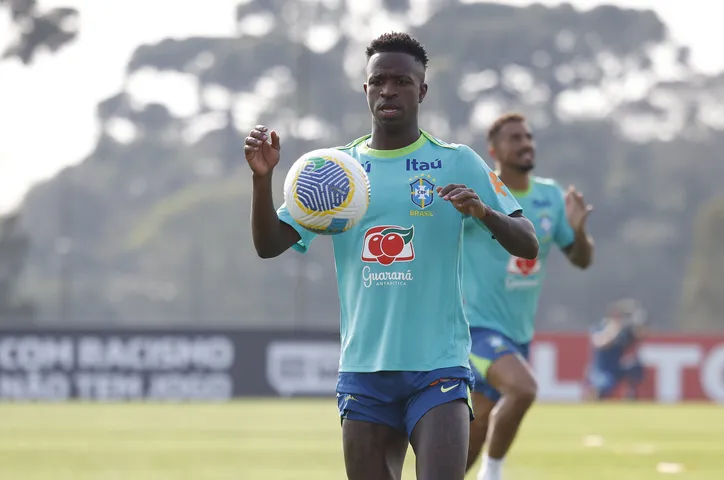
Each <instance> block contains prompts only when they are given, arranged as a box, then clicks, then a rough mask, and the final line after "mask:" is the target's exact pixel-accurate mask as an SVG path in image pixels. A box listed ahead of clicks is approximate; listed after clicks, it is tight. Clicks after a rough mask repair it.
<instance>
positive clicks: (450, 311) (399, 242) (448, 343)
mask: <svg viewBox="0 0 724 480" xmlns="http://www.w3.org/2000/svg"><path fill="white" fill-rule="evenodd" d="M368 138H369V135H368V136H365V137H362V138H360V139H357V140H355V141H354V142H352V143H350V144H348V145H346V146H344V147H337V148H339V149H340V150H343V151H345V152H347V153H348V154H350V155H351V156H352V157H354V158H356V159H357V160H359V162H360V163H361V164H362V166H363V167H364V168H365V170H366V171H367V174H368V176H369V180H370V191H371V194H370V204H369V207H368V210H367V213H366V215H365V216H364V217H363V218H362V220H361V221H360V222H359V223H358V224H357V225H355V226H354V227H352V228H351V229H349V230H348V231H346V232H344V233H342V234H339V235H335V236H333V237H332V239H333V244H334V259H335V265H336V270H337V287H338V290H339V300H340V310H341V312H340V314H341V315H340V336H341V357H340V368H339V369H340V371H341V372H377V371H421V372H426V371H431V370H436V369H439V368H448V367H468V354H469V352H470V343H471V342H470V332H469V325H468V322H467V320H466V319H465V314H464V312H463V305H462V287H461V280H462V235H463V227H464V218H465V217H464V216H463V214H461V213H460V212H458V211H457V210H456V209H455V208H454V207H453V206H452V205H451V204H450V202H445V201H444V200H442V198H440V197H438V196H437V192H436V191H435V189H436V187H438V186H445V185H447V184H449V183H464V184H466V185H467V186H468V187H470V188H473V189H474V190H475V192H476V193H477V194H478V195H479V196H480V198H481V199H482V201H483V202H485V203H486V204H487V205H489V206H490V207H491V208H493V209H495V210H498V211H500V212H502V213H504V214H506V215H508V214H510V213H512V212H514V211H516V210H520V206H519V205H518V203H517V202H516V201H515V199H514V197H513V196H512V195H511V194H510V192H508V191H507V190H506V189H505V188H504V187H500V186H497V190H496V186H495V185H494V184H493V183H492V181H491V178H490V176H489V175H490V172H491V170H490V168H489V167H488V166H487V165H486V163H485V162H484V161H483V160H482V159H481V158H480V157H479V156H478V155H477V154H476V153H475V152H474V151H473V150H472V149H470V147H468V146H466V145H455V144H447V143H444V142H442V141H440V140H437V139H435V138H434V137H432V136H431V135H429V134H427V133H425V132H423V133H422V134H421V135H420V138H419V139H418V140H417V141H416V142H415V143H414V144H412V145H410V146H408V147H406V148H403V149H399V150H372V149H370V148H368V147H367V139H368ZM496 178H497V177H496ZM277 213H278V215H279V218H280V219H281V220H282V221H284V222H285V223H288V224H289V225H291V226H292V227H293V228H294V229H295V230H296V231H297V232H298V233H299V236H300V237H301V239H300V240H299V242H298V243H297V244H296V245H294V249H295V250H297V251H299V252H302V253H303V252H306V251H307V249H308V248H309V246H310V245H311V243H312V240H313V239H314V237H315V234H314V233H312V232H310V231H308V230H306V229H304V228H302V227H301V226H299V225H298V224H297V223H296V222H295V221H294V220H293V219H292V218H291V216H290V215H289V212H288V210H287V209H286V206H285V205H282V206H281V207H280V208H279V210H278V211H277ZM473 225H475V228H476V229H479V230H480V231H481V232H482V231H484V228H485V227H484V226H482V225H483V224H482V222H480V221H476V222H474V223H473ZM487 236H488V237H490V234H489V233H488V234H487Z"/></svg>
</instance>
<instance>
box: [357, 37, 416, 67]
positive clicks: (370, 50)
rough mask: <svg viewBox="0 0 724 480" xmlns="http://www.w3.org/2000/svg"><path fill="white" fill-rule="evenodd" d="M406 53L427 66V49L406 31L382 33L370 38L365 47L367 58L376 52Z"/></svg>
mask: <svg viewBox="0 0 724 480" xmlns="http://www.w3.org/2000/svg"><path fill="white" fill-rule="evenodd" d="M390 52H395V53H406V54H408V55H411V56H412V57H414V58H415V60H416V61H418V62H420V63H421V64H422V66H423V67H425V68H427V51H425V47H423V46H422V44H421V43H420V42H418V41H417V40H416V39H414V38H412V37H411V36H410V35H408V34H407V33H400V32H390V33H384V34H382V35H380V36H379V37H377V38H375V39H374V40H372V43H370V44H369V46H368V47H367V60H369V59H370V58H371V57H372V55H374V54H376V53H390Z"/></svg>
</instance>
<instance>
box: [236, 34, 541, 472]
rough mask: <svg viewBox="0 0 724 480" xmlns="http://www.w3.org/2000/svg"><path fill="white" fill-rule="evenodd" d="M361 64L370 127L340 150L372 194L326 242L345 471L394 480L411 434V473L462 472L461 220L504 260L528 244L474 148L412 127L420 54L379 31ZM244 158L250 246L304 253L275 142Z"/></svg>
mask: <svg viewBox="0 0 724 480" xmlns="http://www.w3.org/2000/svg"><path fill="white" fill-rule="evenodd" d="M367 60H368V63H367V81H366V83H365V85H364V91H365V93H366V95H367V101H368V104H369V108H370V111H371V113H372V134H371V135H366V136H364V137H362V138H359V139H357V140H355V141H354V142H352V143H350V144H348V145H346V146H345V147H340V149H341V150H343V151H345V152H347V153H349V154H350V155H352V156H353V157H355V158H357V159H358V160H359V161H360V162H361V163H363V164H367V163H368V164H369V168H368V175H369V179H370V186H371V189H372V195H371V199H370V205H369V209H368V211H367V213H366V215H365V217H364V218H363V219H362V220H361V222H360V223H359V224H358V225H356V226H355V227H353V228H352V229H350V230H349V231H347V232H345V233H343V234H340V235H336V236H334V237H333V242H334V255H335V264H336V270H337V284H338V289H339V300H340V306H341V319H340V329H341V345H342V352H341V358H340V367H339V370H340V373H339V378H338V382H337V400H338V407H339V411H340V415H341V417H342V419H343V420H342V443H343V450H344V459H345V465H346V470H347V476H348V478H349V479H350V480H399V479H400V478H401V475H402V465H403V462H404V459H405V454H406V452H407V447H408V439H409V443H410V444H412V447H413V448H414V450H415V453H416V458H417V464H416V467H417V478H418V479H425V480H463V477H464V476H465V462H466V459H467V450H468V441H469V434H470V420H471V413H472V412H471V409H470V398H469V396H470V388H469V387H470V386H471V385H472V382H473V378H472V373H471V371H470V368H469V363H468V355H469V352H470V331H469V326H468V323H467V321H466V319H465V314H464V312H463V302H462V296H461V284H460V268H461V266H460V260H461V255H462V250H461V244H460V238H461V237H462V234H463V226H464V222H463V220H464V219H465V218H467V217H471V218H474V219H475V220H471V222H470V225H471V227H470V228H471V229H479V230H480V231H481V232H482V231H486V232H491V233H493V234H494V235H495V236H496V238H497V239H498V242H500V244H501V245H503V246H504V249H505V250H508V251H510V252H511V254H515V255H520V256H523V257H526V258H531V259H533V258H535V257H536V256H537V255H538V241H537V239H536V236H535V230H534V227H533V225H531V222H530V221H528V220H527V219H526V218H524V217H523V216H522V214H521V208H520V205H518V203H517V202H516V201H515V199H514V198H513V196H512V195H511V194H510V193H509V192H508V190H507V189H506V188H505V187H504V186H503V185H502V184H501V183H499V182H498V180H497V177H496V176H495V174H494V173H493V172H492V171H491V170H490V169H489V168H488V166H487V165H486V164H485V162H484V161H483V160H482V159H481V158H480V157H479V156H478V155H477V154H476V153H475V152H474V151H473V150H472V149H470V148H469V147H467V146H465V145H451V144H447V143H444V142H442V141H440V140H437V139H436V138H434V137H432V136H431V135H429V134H428V133H426V132H423V131H421V130H420V128H419V126H418V109H419V104H420V103H422V101H423V100H424V98H425V94H426V93H427V84H426V83H425V71H426V66H427V61H428V59H427V53H426V51H425V49H424V48H423V47H422V45H420V44H419V43H418V42H417V40H415V39H413V38H411V37H410V36H408V35H406V34H394V33H393V34H385V35H382V36H381V37H379V38H378V39H376V40H374V41H373V42H372V43H371V44H370V46H369V47H368V48H367ZM244 152H245V154H246V159H247V162H248V163H249V166H250V167H251V169H252V172H253V175H252V178H253V196H252V219H251V220H252V235H253V238H254V246H255V247H256V249H257V253H258V254H259V256H261V257H264V258H269V257H276V256H278V255H280V254H281V253H283V252H284V251H286V250H287V249H289V248H290V247H291V248H294V249H295V250H297V251H299V252H302V253H303V252H306V251H307V249H308V248H309V246H310V244H311V242H312V240H313V238H314V236H315V235H314V234H313V233H311V232H310V231H308V230H305V229H304V228H302V227H301V226H300V225H298V224H297V223H296V222H295V221H294V220H293V219H292V218H291V216H290V215H289V212H288V210H287V209H286V206H284V205H282V207H280V208H279V210H278V211H275V210H274V201H273V199H272V182H271V176H272V171H273V169H274V167H275V166H276V165H277V163H278V162H279V157H280V142H279V136H278V135H277V134H276V132H273V131H270V130H269V129H267V128H266V127H264V126H258V127H256V128H255V129H254V130H252V131H251V133H250V134H249V137H247V139H246V145H245V147H244ZM462 182H468V185H470V186H471V187H472V188H469V187H467V186H466V185H464V184H463V183H462ZM436 192H437V193H436ZM486 238H490V233H488V234H487V235H486ZM501 248H502V247H501Z"/></svg>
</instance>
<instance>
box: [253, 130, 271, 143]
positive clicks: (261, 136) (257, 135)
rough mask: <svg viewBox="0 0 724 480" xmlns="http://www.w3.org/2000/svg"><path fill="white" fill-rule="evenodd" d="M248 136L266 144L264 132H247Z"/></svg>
mask: <svg viewBox="0 0 724 480" xmlns="http://www.w3.org/2000/svg"><path fill="white" fill-rule="evenodd" d="M249 136H250V137H252V138H256V139H257V140H261V141H262V142H266V140H267V138H268V137H267V134H266V132H262V131H261V130H257V129H254V130H252V131H251V132H249Z"/></svg>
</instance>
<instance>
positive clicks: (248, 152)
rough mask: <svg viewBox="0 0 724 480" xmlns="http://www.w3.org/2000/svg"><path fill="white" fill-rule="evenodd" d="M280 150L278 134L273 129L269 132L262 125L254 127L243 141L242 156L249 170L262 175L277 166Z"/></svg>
mask: <svg viewBox="0 0 724 480" xmlns="http://www.w3.org/2000/svg"><path fill="white" fill-rule="evenodd" d="M280 151H281V145H280V143H279V135H278V134H277V132H275V131H273V130H272V131H271V133H269V129H268V128H267V127H265V126H264V125H257V126H256V127H254V129H253V130H252V131H251V132H249V136H248V137H246V141H245V142H244V156H246V161H247V162H248V163H249V167H250V168H251V171H252V172H254V174H255V175H259V176H262V177H263V176H265V175H268V174H270V173H271V171H272V170H273V169H274V167H276V166H277V164H278V163H279V152H280Z"/></svg>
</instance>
